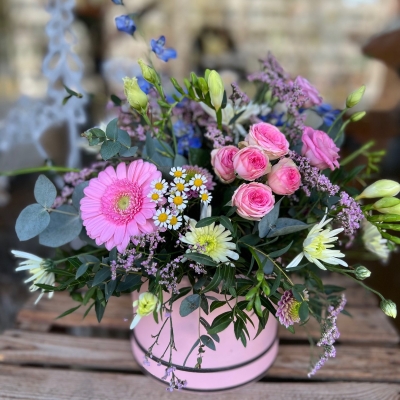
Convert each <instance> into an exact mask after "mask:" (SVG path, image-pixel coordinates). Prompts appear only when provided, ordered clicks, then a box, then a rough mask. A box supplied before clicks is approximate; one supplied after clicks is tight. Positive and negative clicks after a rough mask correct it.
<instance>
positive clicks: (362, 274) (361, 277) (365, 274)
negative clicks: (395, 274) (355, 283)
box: [356, 266, 371, 281]
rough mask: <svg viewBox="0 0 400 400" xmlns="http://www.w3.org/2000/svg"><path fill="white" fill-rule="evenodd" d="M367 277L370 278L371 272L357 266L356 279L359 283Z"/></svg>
mask: <svg viewBox="0 0 400 400" xmlns="http://www.w3.org/2000/svg"><path fill="white" fill-rule="evenodd" d="M369 276H371V271H370V270H369V269H368V268H365V267H363V266H359V267H357V268H356V278H357V279H359V280H360V281H363V280H364V279H366V278H368V277H369Z"/></svg>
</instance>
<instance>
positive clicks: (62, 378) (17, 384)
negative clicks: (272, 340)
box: [0, 366, 400, 400]
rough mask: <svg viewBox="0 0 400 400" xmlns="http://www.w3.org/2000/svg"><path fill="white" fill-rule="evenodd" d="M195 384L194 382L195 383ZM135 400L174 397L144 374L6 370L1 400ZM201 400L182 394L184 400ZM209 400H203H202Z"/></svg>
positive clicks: (353, 390)
mask: <svg viewBox="0 0 400 400" xmlns="http://www.w3.org/2000/svg"><path fill="white" fill-rule="evenodd" d="M189 385H190V383H189ZM399 392H400V385H399V384H389V383H364V382H362V383H361V382H359V383H354V382H351V383H344V382H334V383H326V382H324V383H315V382H313V383H288V382H286V383H267V382H261V383H254V384H251V385H249V386H247V387H243V388H240V389H238V390H236V391H233V392H225V393H216V394H208V395H207V398H208V399H218V400H236V399H246V400H259V399H262V398H269V399H276V400H279V399H282V400H286V399H289V398H290V399H298V400H302V399H307V400H322V399H323V400H333V399H336V400H337V399H352V400H355V399H362V400H376V399H380V400H398V399H399ZM115 397H117V398H120V399H135V400H142V399H143V400H148V399H149V398H157V399H158V400H171V394H170V393H168V392H167V391H166V390H164V389H163V387H162V386H161V385H159V384H155V382H154V381H152V380H151V379H150V378H148V377H145V376H141V375H129V374H116V373H101V372H84V371H60V370H48V369H43V368H18V367H14V366H0V398H2V399H27V400H33V399H40V400H54V399H59V400H63V399H68V400H69V399H72V398H73V399H74V400H92V399H93V400H103V399H113V398H115ZM193 397H196V398H199V399H200V397H199V396H198V395H196V394H194V393H180V394H179V398H180V399H182V400H185V399H193ZM201 398H203V397H201Z"/></svg>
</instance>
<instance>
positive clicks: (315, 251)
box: [286, 215, 347, 269]
mask: <svg viewBox="0 0 400 400" xmlns="http://www.w3.org/2000/svg"><path fill="white" fill-rule="evenodd" d="M325 220H326V215H325V216H324V218H322V220H321V222H320V223H318V224H316V225H314V226H313V227H312V228H311V230H310V232H309V233H308V235H307V237H306V239H305V240H304V242H303V251H302V252H301V253H300V254H299V255H298V256H296V257H295V258H294V259H293V261H292V262H291V263H290V264H289V265H288V266H287V267H286V268H287V269H290V268H294V267H296V266H297V265H299V264H300V261H301V260H302V259H303V257H304V256H305V257H306V258H307V259H308V261H310V262H312V263H313V264H315V265H316V266H317V267H319V268H321V269H326V268H325V267H324V265H323V264H322V263H321V261H323V262H325V263H327V264H332V265H338V264H339V265H343V266H344V267H347V263H346V262H345V261H343V260H341V258H342V257H344V256H345V255H344V254H343V253H341V252H340V251H339V250H330V249H331V248H332V247H334V245H333V244H331V243H332V242H336V241H337V240H338V237H337V236H335V235H337V234H338V233H340V232H342V231H343V228H339V229H334V230H333V231H331V230H330V229H329V228H327V229H324V230H323V229H322V228H323V227H324V226H325V225H327V224H329V222H330V221H332V218H330V219H328V220H326V221H325Z"/></svg>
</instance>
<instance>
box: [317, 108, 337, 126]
mask: <svg viewBox="0 0 400 400" xmlns="http://www.w3.org/2000/svg"><path fill="white" fill-rule="evenodd" d="M314 110H315V112H316V113H317V114H318V115H319V116H320V117H321V118H322V119H323V121H324V124H325V125H326V126H331V125H332V124H333V121H335V119H336V117H337V116H338V115H339V114H340V110H335V109H334V108H333V107H332V106H331V105H330V104H327V103H324V104H321V105H320V106H317V107H314Z"/></svg>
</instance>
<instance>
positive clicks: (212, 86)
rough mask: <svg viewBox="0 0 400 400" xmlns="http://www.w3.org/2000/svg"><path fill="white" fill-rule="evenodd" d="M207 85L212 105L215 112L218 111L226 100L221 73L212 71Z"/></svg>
mask: <svg viewBox="0 0 400 400" xmlns="http://www.w3.org/2000/svg"><path fill="white" fill-rule="evenodd" d="M207 83H208V88H209V90H210V98H211V104H212V105H213V106H214V108H215V111H218V110H219V109H220V108H221V105H222V100H223V98H224V84H223V82H222V79H221V77H220V75H219V73H218V72H217V71H215V70H212V71H211V72H210V73H209V75H208V82H207Z"/></svg>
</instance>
